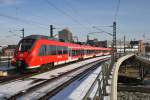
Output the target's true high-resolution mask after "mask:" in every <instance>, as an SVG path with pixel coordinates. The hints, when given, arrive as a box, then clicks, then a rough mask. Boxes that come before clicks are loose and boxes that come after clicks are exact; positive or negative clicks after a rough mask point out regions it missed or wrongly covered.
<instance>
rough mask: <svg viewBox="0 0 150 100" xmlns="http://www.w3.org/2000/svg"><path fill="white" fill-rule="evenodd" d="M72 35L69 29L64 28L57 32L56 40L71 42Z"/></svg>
mask: <svg viewBox="0 0 150 100" xmlns="http://www.w3.org/2000/svg"><path fill="white" fill-rule="evenodd" d="M72 34H73V33H72V32H71V31H70V30H69V29H67V28H65V29H63V30H61V31H59V34H58V38H59V40H60V41H64V42H73V36H72Z"/></svg>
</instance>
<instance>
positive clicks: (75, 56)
mask: <svg viewBox="0 0 150 100" xmlns="http://www.w3.org/2000/svg"><path fill="white" fill-rule="evenodd" d="M110 51H111V49H110V48H99V47H92V46H85V45H79V44H73V43H66V42H59V41H56V40H53V39H50V38H49V37H48V36H42V35H30V36H27V37H25V38H24V39H22V40H21V41H20V42H19V44H18V47H17V49H16V51H15V54H14V58H13V59H12V65H14V66H16V67H17V68H18V69H22V70H27V69H35V68H38V67H41V66H42V65H47V64H48V65H51V66H54V65H58V64H62V63H68V62H71V61H75V60H80V59H85V58H89V57H94V56H102V55H109V54H110Z"/></svg>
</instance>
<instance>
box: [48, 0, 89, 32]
mask: <svg viewBox="0 0 150 100" xmlns="http://www.w3.org/2000/svg"><path fill="white" fill-rule="evenodd" d="M45 1H46V2H47V4H48V5H49V6H50V7H53V8H55V9H56V10H57V11H58V12H60V13H61V14H63V15H65V16H66V17H68V18H70V19H71V20H72V21H73V22H75V23H76V24H78V25H80V26H82V27H84V28H85V29H89V28H88V27H86V26H84V24H82V23H81V22H80V21H78V20H77V19H76V18H74V17H72V16H71V15H70V14H68V13H67V12H65V11H64V10H62V9H60V8H58V7H57V6H56V5H55V4H53V3H52V2H51V1H50V0H45Z"/></svg>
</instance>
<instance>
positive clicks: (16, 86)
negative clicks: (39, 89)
mask: <svg viewBox="0 0 150 100" xmlns="http://www.w3.org/2000/svg"><path fill="white" fill-rule="evenodd" d="M32 82H33V80H30V79H29V80H18V81H15V82H11V83H8V84H4V85H0V99H2V98H4V97H10V96H11V95H13V94H16V93H18V92H20V91H22V90H25V89H27V88H29V87H32V86H34V85H36V84H39V83H41V82H42V81H40V82H37V83H34V84H32Z"/></svg>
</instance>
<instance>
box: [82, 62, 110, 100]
mask: <svg viewBox="0 0 150 100" xmlns="http://www.w3.org/2000/svg"><path fill="white" fill-rule="evenodd" d="M110 68H111V67H110V62H109V63H108V62H106V63H104V64H103V65H102V66H101V71H100V73H99V74H98V75H97V77H96V79H95V81H94V82H93V84H92V85H91V87H90V88H89V90H88V92H87V93H86V95H85V96H84V98H83V99H84V100H87V99H91V97H90V95H91V93H92V92H93V90H94V88H95V87H96V89H97V90H96V92H95V95H94V97H93V98H92V99H94V100H95V99H99V100H103V99H104V97H105V96H107V95H108V93H107V91H106V86H108V79H109V75H110V71H109V70H110Z"/></svg>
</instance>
